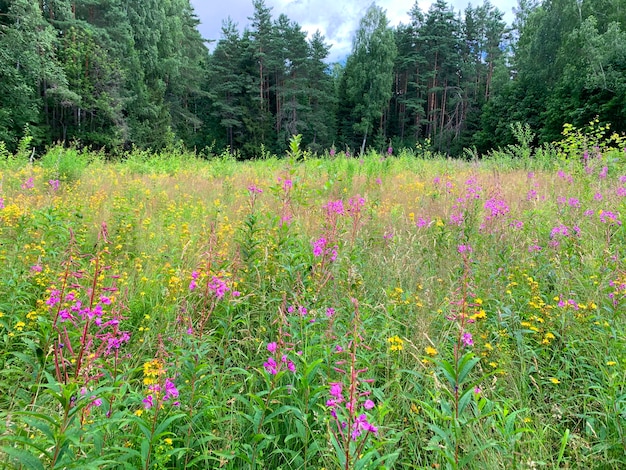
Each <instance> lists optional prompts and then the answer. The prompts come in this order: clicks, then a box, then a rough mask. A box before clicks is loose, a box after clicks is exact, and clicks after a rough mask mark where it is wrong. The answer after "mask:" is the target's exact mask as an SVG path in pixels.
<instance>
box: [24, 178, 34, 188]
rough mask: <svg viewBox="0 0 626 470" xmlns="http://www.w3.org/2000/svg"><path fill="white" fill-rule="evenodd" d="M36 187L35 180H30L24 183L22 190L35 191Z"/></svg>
mask: <svg viewBox="0 0 626 470" xmlns="http://www.w3.org/2000/svg"><path fill="white" fill-rule="evenodd" d="M34 187H35V183H34V181H33V178H28V179H27V180H26V181H24V182H23V183H22V189H33V188H34Z"/></svg>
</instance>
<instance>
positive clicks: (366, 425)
mask: <svg viewBox="0 0 626 470" xmlns="http://www.w3.org/2000/svg"><path fill="white" fill-rule="evenodd" d="M363 431H366V432H371V433H373V434H377V433H378V428H377V427H376V426H374V425H373V424H371V423H370V422H369V421H367V416H366V415H365V413H363V414H361V415H359V416H358V417H357V418H356V420H355V421H354V424H353V425H352V434H351V437H352V440H353V441H356V440H357V438H358V437H359V436H360V435H361V434H362V432H363Z"/></svg>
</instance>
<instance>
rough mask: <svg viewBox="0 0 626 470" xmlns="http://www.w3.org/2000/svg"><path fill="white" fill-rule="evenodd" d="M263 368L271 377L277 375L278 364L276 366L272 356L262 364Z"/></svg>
mask: <svg viewBox="0 0 626 470" xmlns="http://www.w3.org/2000/svg"><path fill="white" fill-rule="evenodd" d="M263 367H265V370H266V371H267V372H268V373H269V374H271V375H276V374H278V364H276V361H275V360H274V358H273V357H272V356H270V357H269V358H268V359H267V361H266V362H264V363H263Z"/></svg>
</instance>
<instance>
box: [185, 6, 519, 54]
mask: <svg viewBox="0 0 626 470" xmlns="http://www.w3.org/2000/svg"><path fill="white" fill-rule="evenodd" d="M371 3H372V2H371V1H370V0H265V5H266V6H267V7H270V8H272V19H273V20H275V19H277V18H278V16H279V15H280V14H281V13H284V14H285V15H287V17H288V18H289V19H290V20H291V21H295V22H296V23H298V24H299V25H300V27H301V28H302V30H303V31H306V32H307V34H308V35H309V37H310V36H311V35H312V34H313V33H315V31H316V30H319V31H320V32H321V33H322V35H323V36H324V37H325V42H326V44H329V45H331V46H332V47H331V49H330V55H329V57H328V61H329V62H334V61H337V60H340V59H343V58H345V57H346V56H348V55H349V54H350V51H351V49H352V37H353V36H354V33H355V31H356V30H357V28H358V26H359V21H360V19H361V18H362V17H363V15H364V14H365V11H366V10H367V8H368V7H369V5H370V4H371ZM375 3H376V4H377V5H379V6H380V7H381V8H383V9H384V10H385V11H386V13H387V19H389V23H390V25H391V26H395V25H397V24H399V23H405V24H408V23H409V15H408V13H407V12H408V11H409V10H410V9H411V8H412V6H413V5H414V4H415V0H378V1H376V2H375ZM431 3H433V2H432V1H431V0H418V4H419V6H420V8H421V10H422V11H423V12H424V13H425V12H427V11H428V8H429V7H430V5H431ZM447 3H448V4H449V5H452V6H453V7H454V10H455V11H457V12H458V11H462V10H464V9H465V7H466V6H467V5H468V3H472V4H473V5H480V4H482V3H483V1H482V0H474V1H473V2H470V0H448V2H447ZM191 4H192V5H193V7H194V9H195V12H196V15H197V16H198V18H199V19H200V21H201V24H200V26H199V29H200V33H201V34H202V36H203V37H204V38H205V39H215V40H218V39H220V37H221V31H222V21H223V20H225V19H226V18H228V17H230V18H231V19H232V20H233V21H234V22H235V23H237V25H238V27H239V31H240V32H242V31H243V30H244V28H245V27H247V26H249V23H250V21H249V19H248V18H249V17H251V16H252V14H253V11H254V9H253V7H252V0H191ZM491 4H492V5H494V6H495V7H497V8H498V9H499V10H500V11H502V12H503V13H504V14H505V15H504V19H505V21H506V22H507V23H509V24H510V23H511V22H512V21H513V17H514V15H513V8H514V7H515V6H517V0H491Z"/></svg>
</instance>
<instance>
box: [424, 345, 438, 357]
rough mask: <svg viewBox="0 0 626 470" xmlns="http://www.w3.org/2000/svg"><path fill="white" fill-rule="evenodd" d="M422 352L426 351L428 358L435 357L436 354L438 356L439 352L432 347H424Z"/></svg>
mask: <svg viewBox="0 0 626 470" xmlns="http://www.w3.org/2000/svg"><path fill="white" fill-rule="evenodd" d="M424 351H426V354H428V355H429V356H436V355H437V354H439V352H438V351H437V350H436V349H435V348H433V347H432V346H426V347H425V348H424Z"/></svg>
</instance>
